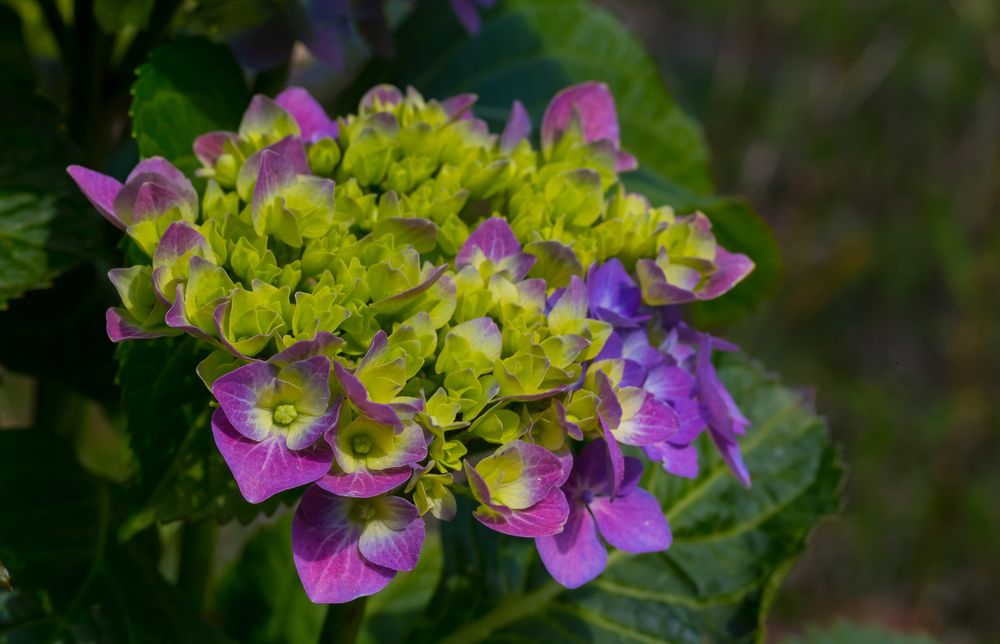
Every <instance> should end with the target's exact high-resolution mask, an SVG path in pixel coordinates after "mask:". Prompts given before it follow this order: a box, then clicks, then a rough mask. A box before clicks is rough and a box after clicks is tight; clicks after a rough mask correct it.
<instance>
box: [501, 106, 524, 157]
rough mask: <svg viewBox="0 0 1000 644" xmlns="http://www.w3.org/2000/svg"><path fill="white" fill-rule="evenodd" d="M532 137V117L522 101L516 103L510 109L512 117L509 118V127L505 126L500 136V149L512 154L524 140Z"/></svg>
mask: <svg viewBox="0 0 1000 644" xmlns="http://www.w3.org/2000/svg"><path fill="white" fill-rule="evenodd" d="M530 136H531V117H530V116H528V110H526V109H524V104H523V103H521V101H514V104H513V105H512V106H511V108H510V116H509V117H508V118H507V125H505V126H504V128H503V134H501V135H500V149H501V150H503V151H505V152H510V151H511V150H513V149H514V148H516V147H517V144H518V143H520V142H521V140H522V139H527V138H528V137H530Z"/></svg>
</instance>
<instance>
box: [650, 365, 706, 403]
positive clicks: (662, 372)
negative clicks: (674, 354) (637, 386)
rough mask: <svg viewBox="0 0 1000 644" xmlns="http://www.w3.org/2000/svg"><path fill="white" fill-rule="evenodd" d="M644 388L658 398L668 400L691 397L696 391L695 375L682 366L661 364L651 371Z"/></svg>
mask: <svg viewBox="0 0 1000 644" xmlns="http://www.w3.org/2000/svg"><path fill="white" fill-rule="evenodd" d="M642 388H643V389H645V390H646V391H648V392H649V393H651V394H653V395H654V396H655V397H656V398H657V399H659V400H664V401H668V402H672V401H674V400H678V399H685V398H691V396H692V395H693V393H694V377H693V376H691V374H689V373H688V372H687V371H685V370H684V369H681V368H680V367H674V366H671V365H660V366H658V367H655V368H653V369H651V370H650V371H649V373H648V374H647V375H646V381H645V382H644V383H643V384H642Z"/></svg>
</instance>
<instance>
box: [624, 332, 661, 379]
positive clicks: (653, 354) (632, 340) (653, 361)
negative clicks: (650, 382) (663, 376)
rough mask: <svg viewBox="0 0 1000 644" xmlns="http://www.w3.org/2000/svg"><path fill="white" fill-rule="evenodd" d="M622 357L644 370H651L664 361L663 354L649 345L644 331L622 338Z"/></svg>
mask: <svg viewBox="0 0 1000 644" xmlns="http://www.w3.org/2000/svg"><path fill="white" fill-rule="evenodd" d="M622 357H623V358H625V359H626V360H632V361H635V362H638V363H639V364H640V365H642V366H643V368H644V369H652V368H654V367H656V366H657V365H659V364H660V363H661V362H663V361H664V358H663V354H662V353H660V351H659V350H658V349H656V348H655V347H653V346H652V345H651V344H650V343H649V336H648V335H647V334H646V331H645V329H638V330H636V331H632V332H631V333H628V334H625V335H624V336H623V342H622Z"/></svg>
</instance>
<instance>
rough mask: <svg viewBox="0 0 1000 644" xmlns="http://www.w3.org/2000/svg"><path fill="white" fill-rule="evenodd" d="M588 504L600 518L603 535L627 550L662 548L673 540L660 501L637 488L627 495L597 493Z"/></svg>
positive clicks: (612, 543)
mask: <svg viewBox="0 0 1000 644" xmlns="http://www.w3.org/2000/svg"><path fill="white" fill-rule="evenodd" d="M588 507H589V508H590V511H591V512H592V513H593V515H594V519H595V520H596V521H597V527H598V529H599V530H600V532H601V536H603V537H604V539H605V540H606V541H607V542H608V543H610V544H611V545H612V546H614V547H615V548H618V549H619V550H624V551H626V552H659V551H661V550H666V549H667V548H669V547H670V543H671V541H672V540H673V538H672V536H671V534H670V526H669V525H668V524H667V519H666V517H664V516H663V511H662V510H661V509H660V502H659V501H657V500H656V497H655V496H653V495H652V494H650V493H649V492H646V491H645V490H642V489H639V488H636V489H634V490H632V491H631V492H630V493H629V494H628V495H626V496H619V497H605V496H600V497H595V498H594V499H593V500H592V501H591V502H590V503H589V504H588Z"/></svg>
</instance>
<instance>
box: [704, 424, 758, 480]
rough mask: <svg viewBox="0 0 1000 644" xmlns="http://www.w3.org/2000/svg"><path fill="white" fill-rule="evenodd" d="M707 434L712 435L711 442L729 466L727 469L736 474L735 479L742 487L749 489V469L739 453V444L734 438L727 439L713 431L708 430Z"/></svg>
mask: <svg viewBox="0 0 1000 644" xmlns="http://www.w3.org/2000/svg"><path fill="white" fill-rule="evenodd" d="M709 436H711V437H712V442H713V443H715V447H716V448H717V449H718V450H719V454H720V455H722V460H723V461H725V463H726V466H727V467H729V471H731V472H732V473H733V475H735V476H736V479H737V480H738V481H739V482H740V483H741V484H742V485H743V487H745V488H748V489H749V488H750V471H749V470H748V469H747V466H746V463H744V462H743V455H742V454H741V453H740V444H739V443H738V442H736V441H735V440H727V439H726V438H724V437H723V436H720V435H718V434H716V433H715V432H711V431H710V432H709Z"/></svg>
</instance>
